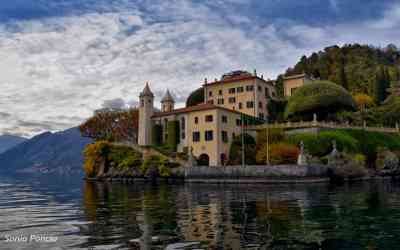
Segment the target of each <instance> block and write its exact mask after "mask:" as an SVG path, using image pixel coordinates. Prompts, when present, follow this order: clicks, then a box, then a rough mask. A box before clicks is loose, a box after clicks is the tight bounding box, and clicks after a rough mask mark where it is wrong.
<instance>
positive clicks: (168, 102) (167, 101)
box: [161, 89, 175, 112]
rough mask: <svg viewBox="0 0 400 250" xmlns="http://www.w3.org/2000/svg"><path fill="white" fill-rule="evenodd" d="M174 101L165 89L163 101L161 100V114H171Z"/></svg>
mask: <svg viewBox="0 0 400 250" xmlns="http://www.w3.org/2000/svg"><path fill="white" fill-rule="evenodd" d="M174 105H175V100H174V98H173V97H172V95H171V93H170V92H169V90H168V89H167V93H165V95H164V97H163V99H162V100H161V111H162V112H171V111H172V110H174Z"/></svg>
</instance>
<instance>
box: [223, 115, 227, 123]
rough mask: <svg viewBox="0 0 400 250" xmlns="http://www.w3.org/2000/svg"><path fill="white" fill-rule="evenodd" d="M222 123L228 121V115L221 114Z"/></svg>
mask: <svg viewBox="0 0 400 250" xmlns="http://www.w3.org/2000/svg"><path fill="white" fill-rule="evenodd" d="M222 123H228V117H227V116H226V115H223V116H222Z"/></svg>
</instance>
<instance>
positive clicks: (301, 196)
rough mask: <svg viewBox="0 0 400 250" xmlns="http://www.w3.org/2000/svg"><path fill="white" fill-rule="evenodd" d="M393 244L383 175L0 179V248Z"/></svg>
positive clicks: (399, 189) (392, 193)
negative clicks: (347, 180)
mask: <svg viewBox="0 0 400 250" xmlns="http://www.w3.org/2000/svg"><path fill="white" fill-rule="evenodd" d="M31 237H33V238H31ZM7 241H17V242H7ZM399 246H400V184H396V183H392V182H390V181H384V182H374V183H357V184H352V185H344V186H339V187H338V186H330V185H328V184H308V185H253V186H252V185H245V186H238V185H229V186H226V185H225V186H221V185H158V186H154V185H153V186H152V185H147V184H135V185H133V184H130V185H128V184H125V185H123V184H104V183H96V184H94V183H86V182H84V181H82V180H80V179H79V178H76V180H71V179H69V180H66V179H59V178H49V179H46V180H44V179H34V178H29V179H28V178H25V179H9V178H0V249H29V250H31V249H399Z"/></svg>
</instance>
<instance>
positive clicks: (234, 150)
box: [228, 134, 257, 165]
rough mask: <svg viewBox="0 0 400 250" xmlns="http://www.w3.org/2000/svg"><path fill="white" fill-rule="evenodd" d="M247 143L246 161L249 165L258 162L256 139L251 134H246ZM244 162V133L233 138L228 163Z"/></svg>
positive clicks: (237, 163)
mask: <svg viewBox="0 0 400 250" xmlns="http://www.w3.org/2000/svg"><path fill="white" fill-rule="evenodd" d="M244 143H245V148H244V151H245V163H246V164H247V165H254V164H256V152H257V150H256V141H255V140H254V138H253V137H252V136H251V135H249V134H245V135H244ZM240 164H242V135H238V136H236V137H235V138H233V141H232V143H231V148H230V151H229V161H228V165H240Z"/></svg>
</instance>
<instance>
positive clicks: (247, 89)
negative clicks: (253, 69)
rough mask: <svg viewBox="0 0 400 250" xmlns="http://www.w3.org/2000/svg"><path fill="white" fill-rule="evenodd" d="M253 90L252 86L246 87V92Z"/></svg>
mask: <svg viewBox="0 0 400 250" xmlns="http://www.w3.org/2000/svg"><path fill="white" fill-rule="evenodd" d="M253 90H254V86H253V85H247V86H246V91H253Z"/></svg>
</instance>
